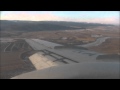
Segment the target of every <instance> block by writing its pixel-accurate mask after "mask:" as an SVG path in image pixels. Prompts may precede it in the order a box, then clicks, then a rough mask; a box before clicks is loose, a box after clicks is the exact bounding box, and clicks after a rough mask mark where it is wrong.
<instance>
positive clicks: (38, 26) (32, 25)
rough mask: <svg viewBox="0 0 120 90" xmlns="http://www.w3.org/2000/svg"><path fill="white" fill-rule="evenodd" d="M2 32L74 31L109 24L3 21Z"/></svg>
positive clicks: (0, 26)
mask: <svg viewBox="0 0 120 90" xmlns="http://www.w3.org/2000/svg"><path fill="white" fill-rule="evenodd" d="M0 22H1V23H0V24H1V25H0V28H1V30H2V31H45V30H74V29H85V28H88V27H96V26H106V25H108V24H98V23H83V22H81V23H78V22H65V21H16V20H12V21H8V20H1V21H0Z"/></svg>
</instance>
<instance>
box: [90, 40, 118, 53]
mask: <svg viewBox="0 0 120 90" xmlns="http://www.w3.org/2000/svg"><path fill="white" fill-rule="evenodd" d="M89 49H90V50H93V51H97V52H102V53H107V54H118V53H120V38H109V39H107V40H106V41H105V42H104V43H102V44H101V45H98V46H94V47H90V48H89Z"/></svg>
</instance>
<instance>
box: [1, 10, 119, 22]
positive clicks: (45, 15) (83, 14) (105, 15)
mask: <svg viewBox="0 0 120 90" xmlns="http://www.w3.org/2000/svg"><path fill="white" fill-rule="evenodd" d="M1 20H31V21H74V22H92V23H105V24H119V11H2V12H1Z"/></svg>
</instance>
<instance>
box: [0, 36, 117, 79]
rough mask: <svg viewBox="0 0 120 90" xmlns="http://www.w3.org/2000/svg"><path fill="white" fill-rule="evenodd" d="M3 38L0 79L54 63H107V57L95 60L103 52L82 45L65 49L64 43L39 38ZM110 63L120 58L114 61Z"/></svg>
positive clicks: (0, 50)
mask: <svg viewBox="0 0 120 90" xmlns="http://www.w3.org/2000/svg"><path fill="white" fill-rule="evenodd" d="M105 39H107V38H105ZM105 39H103V38H102V39H99V40H98V41H99V42H100V44H101V42H103V41H105ZM0 40H1V46H0V55H1V56H0V58H1V60H0V69H1V73H0V78H12V77H14V76H17V75H20V74H23V73H27V72H31V71H36V70H43V69H46V68H50V67H53V66H61V65H63V66H64V65H68V64H78V63H84V62H87V63H89V62H94V63H95V62H100V63H102V62H105V61H104V60H97V59H96V58H97V57H98V56H99V55H104V53H98V52H94V51H90V50H87V49H85V48H80V45H79V46H76V47H75V48H74V47H72V48H71V47H67V48H66V47H64V45H62V44H57V43H53V42H49V41H45V40H40V39H29V38H11V39H8V38H2V39H0ZM101 40H102V41H101ZM98 41H96V42H98ZM93 44H94V45H96V43H95V42H94V43H91V44H86V45H84V46H85V47H86V46H89V45H90V46H91V45H93ZM107 62H119V61H116V60H111V61H107Z"/></svg>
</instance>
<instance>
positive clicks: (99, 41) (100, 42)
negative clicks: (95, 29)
mask: <svg viewBox="0 0 120 90" xmlns="http://www.w3.org/2000/svg"><path fill="white" fill-rule="evenodd" d="M108 38H110V37H101V38H98V39H97V40H96V41H95V42H92V43H88V44H85V45H78V46H82V47H92V46H98V45H100V44H102V43H103V42H105V41H106V39H108Z"/></svg>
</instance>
